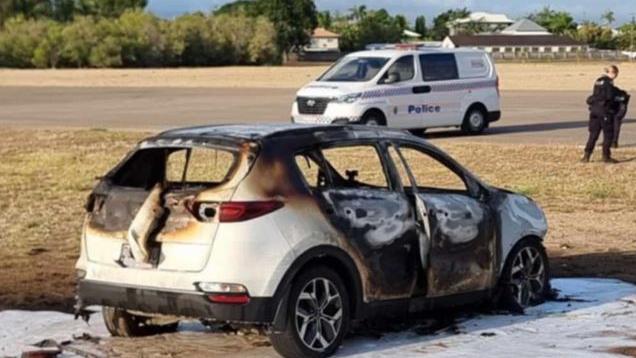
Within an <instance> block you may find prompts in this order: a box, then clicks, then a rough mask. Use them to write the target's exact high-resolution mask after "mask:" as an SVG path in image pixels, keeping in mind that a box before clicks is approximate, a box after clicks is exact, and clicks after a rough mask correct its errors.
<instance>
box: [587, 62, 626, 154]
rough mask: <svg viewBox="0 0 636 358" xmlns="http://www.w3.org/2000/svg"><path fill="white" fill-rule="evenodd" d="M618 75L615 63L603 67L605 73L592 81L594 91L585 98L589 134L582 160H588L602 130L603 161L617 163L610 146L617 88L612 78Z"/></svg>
mask: <svg viewBox="0 0 636 358" xmlns="http://www.w3.org/2000/svg"><path fill="white" fill-rule="evenodd" d="M616 77H618V67H617V66H615V65H612V66H609V67H608V68H606V69H605V75H603V76H601V77H600V78H599V79H597V80H596V82H595V83H594V91H593V93H592V95H591V96H589V97H588V98H587V104H588V105H589V108H590V123H589V132H590V136H589V138H588V140H587V145H586V146H585V154H584V155H583V159H581V161H582V162H589V161H590V157H591V156H592V152H593V151H594V146H596V141H597V140H598V137H599V135H600V134H601V131H603V161H604V162H605V163H617V161H616V160H615V159H613V158H612V155H611V150H610V147H611V145H612V140H613V127H614V113H613V111H614V108H615V104H614V100H615V97H616V95H617V89H616V87H615V86H614V79H615V78H616Z"/></svg>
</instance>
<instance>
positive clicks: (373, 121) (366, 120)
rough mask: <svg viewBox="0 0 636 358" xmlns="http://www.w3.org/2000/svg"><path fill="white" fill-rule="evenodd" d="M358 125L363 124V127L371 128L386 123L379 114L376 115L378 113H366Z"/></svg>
mask: <svg viewBox="0 0 636 358" xmlns="http://www.w3.org/2000/svg"><path fill="white" fill-rule="evenodd" d="M360 124H363V125H365V126H373V127H378V126H383V125H385V124H386V121H385V120H384V117H383V116H382V114H381V113H378V111H373V110H372V111H369V112H367V113H366V114H365V115H364V116H363V117H362V120H361V121H360Z"/></svg>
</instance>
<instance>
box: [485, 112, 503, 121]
mask: <svg viewBox="0 0 636 358" xmlns="http://www.w3.org/2000/svg"><path fill="white" fill-rule="evenodd" d="M500 118H501V111H492V112H488V123H492V122H497V121H498V120H499V119H500Z"/></svg>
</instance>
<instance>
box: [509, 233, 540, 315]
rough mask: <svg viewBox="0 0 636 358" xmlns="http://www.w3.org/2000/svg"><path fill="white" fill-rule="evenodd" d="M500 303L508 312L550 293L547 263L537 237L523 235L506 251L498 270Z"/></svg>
mask: <svg viewBox="0 0 636 358" xmlns="http://www.w3.org/2000/svg"><path fill="white" fill-rule="evenodd" d="M501 283H502V287H501V294H502V296H501V303H502V304H503V305H504V307H505V308H507V309H509V310H510V311H512V312H516V313H521V312H523V310H524V309H525V308H527V307H530V306H534V305H538V304H540V303H543V302H544V301H545V300H546V298H547V297H548V295H549V294H550V291H551V289H550V267H549V263H548V257H547V255H546V253H545V248H544V247H543V245H542V244H541V242H540V241H539V240H537V239H532V238H529V239H523V240H522V241H520V242H519V243H518V244H517V245H516V246H515V247H514V248H513V249H512V251H511V252H510V254H509V255H508V259H507V260H506V264H505V266H504V269H503V272H502V280H501Z"/></svg>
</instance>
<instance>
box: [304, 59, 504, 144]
mask: <svg viewBox="0 0 636 358" xmlns="http://www.w3.org/2000/svg"><path fill="white" fill-rule="evenodd" d="M291 116H292V122H295V123H334V124H335V123H360V124H367V125H385V126H388V127H394V128H404V129H410V130H412V131H413V132H423V131H424V130H425V129H426V128H435V127H460V128H461V129H462V130H463V131H465V132H467V133H472V134H476V133H481V132H482V131H483V130H484V129H485V128H487V127H488V125H489V123H491V122H494V121H497V120H498V119H499V118H500V117H501V111H500V105H499V79H498V76H497V71H496V70H495V65H494V63H493V61H492V60H491V58H490V57H489V56H488V55H487V54H486V53H485V52H484V51H480V50H471V49H441V48H439V49H424V50H400V49H397V50H372V51H361V52H355V53H352V54H349V55H347V56H345V57H343V58H342V59H340V60H339V61H338V62H336V63H335V64H334V65H332V66H331V67H330V68H329V69H328V70H327V71H326V72H325V73H324V74H322V75H321V76H320V77H319V78H318V79H316V80H315V81H313V82H311V83H309V84H307V85H306V86H305V87H303V88H302V89H300V90H299V91H298V93H297V96H296V100H295V101H294V104H293V106H292V113H291Z"/></svg>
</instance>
